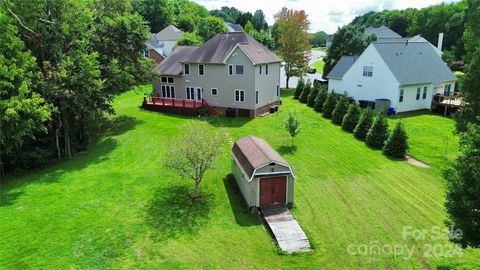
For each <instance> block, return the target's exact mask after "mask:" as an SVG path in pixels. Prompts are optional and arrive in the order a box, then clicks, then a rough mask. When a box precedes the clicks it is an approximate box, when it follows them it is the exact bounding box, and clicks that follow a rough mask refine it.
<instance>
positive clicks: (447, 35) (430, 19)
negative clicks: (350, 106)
mask: <svg viewBox="0 0 480 270" xmlns="http://www.w3.org/2000/svg"><path fill="white" fill-rule="evenodd" d="M465 10H466V4H465V1H460V2H458V3H453V4H444V3H442V4H439V5H434V6H429V7H427V8H422V9H414V8H409V9H405V10H385V11H381V12H374V11H371V12H368V13H366V14H364V15H361V16H358V17H356V18H355V19H354V20H353V21H352V22H351V23H350V24H348V25H346V26H344V27H342V28H340V29H339V30H338V31H337V32H336V33H335V34H334V36H333V39H332V47H331V49H330V50H329V52H328V54H327V57H326V59H325V66H324V70H323V74H324V75H325V76H326V75H328V73H329V72H330V71H331V70H332V68H333V67H334V66H335V64H336V62H337V61H338V60H339V59H340V57H341V56H342V55H358V54H360V53H362V52H363V50H364V49H365V47H366V46H368V44H369V43H370V42H369V41H367V40H366V39H367V37H365V36H363V31H364V29H365V28H366V27H369V26H372V27H378V26H381V25H385V26H387V27H388V28H390V29H392V30H393V31H395V32H397V33H398V34H400V35H401V36H403V37H413V36H415V35H417V34H418V35H421V36H422V37H424V38H425V39H426V40H428V41H429V42H430V43H432V44H434V45H437V41H438V34H439V33H444V39H443V51H444V60H445V61H446V62H447V63H448V64H449V65H450V66H451V67H452V68H453V69H454V70H460V71H462V70H461V69H462V67H463V62H464V61H465V59H464V57H465V47H464V43H463V38H462V36H463V32H464V29H465V22H466V19H465ZM349 39H350V40H351V41H349V42H347V43H345V41H347V40H349Z"/></svg>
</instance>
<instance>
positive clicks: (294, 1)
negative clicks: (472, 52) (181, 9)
mask: <svg viewBox="0 0 480 270" xmlns="http://www.w3.org/2000/svg"><path fill="white" fill-rule="evenodd" d="M193 1H195V2H197V3H199V4H201V5H204V6H205V7H206V8H207V9H209V10H211V9H218V8H221V7H222V6H229V7H236V8H238V9H240V10H242V11H244V12H247V11H250V12H252V13H253V12H255V10H257V9H262V10H263V11H264V12H265V15H266V17H267V21H268V23H269V24H273V22H274V19H273V15H274V14H275V13H276V12H278V11H279V10H280V9H281V8H282V7H288V8H293V9H303V10H305V11H306V12H307V14H308V18H309V20H310V22H311V26H310V31H311V32H316V31H320V30H323V31H326V32H327V33H334V32H335V31H336V30H337V27H341V26H343V25H345V24H348V23H349V22H351V21H352V20H353V19H354V18H355V17H356V16H358V15H361V14H364V13H366V12H368V11H372V10H373V11H380V10H384V9H405V8H409V7H412V8H422V7H427V6H430V5H434V4H439V3H441V2H448V3H450V2H457V1H459V0H445V1H442V0H336V1H335V0H329V1H326V0H241V1H238V0H193Z"/></svg>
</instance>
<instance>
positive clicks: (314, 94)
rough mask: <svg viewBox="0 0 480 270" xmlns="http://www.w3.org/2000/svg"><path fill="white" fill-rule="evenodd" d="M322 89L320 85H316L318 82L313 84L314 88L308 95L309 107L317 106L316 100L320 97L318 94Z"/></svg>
mask: <svg viewBox="0 0 480 270" xmlns="http://www.w3.org/2000/svg"><path fill="white" fill-rule="evenodd" d="M320 88H321V86H320V84H319V83H316V82H314V83H313V88H312V90H311V91H310V94H309V95H308V98H307V104H308V106H310V107H313V106H314V105H315V99H316V98H317V96H318V92H319V91H320Z"/></svg>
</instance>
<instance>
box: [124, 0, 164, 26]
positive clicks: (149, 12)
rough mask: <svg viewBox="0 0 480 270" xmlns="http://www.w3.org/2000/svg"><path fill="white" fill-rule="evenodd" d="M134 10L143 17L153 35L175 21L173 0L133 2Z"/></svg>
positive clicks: (139, 0) (137, 0)
mask: <svg viewBox="0 0 480 270" xmlns="http://www.w3.org/2000/svg"><path fill="white" fill-rule="evenodd" d="M132 6H133V10H134V11H136V12H138V13H139V14H140V15H142V17H143V18H145V20H146V21H147V22H148V26H150V29H151V31H152V32H153V33H157V32H160V31H161V30H162V29H163V28H165V27H167V26H169V25H170V24H172V23H173V21H174V17H173V15H174V6H173V3H172V1H171V0H133V1H132Z"/></svg>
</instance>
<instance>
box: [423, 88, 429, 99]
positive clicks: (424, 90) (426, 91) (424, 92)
mask: <svg viewBox="0 0 480 270" xmlns="http://www.w3.org/2000/svg"><path fill="white" fill-rule="evenodd" d="M427 96H428V88H427V87H426V86H424V87H423V92H422V99H427Z"/></svg>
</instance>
